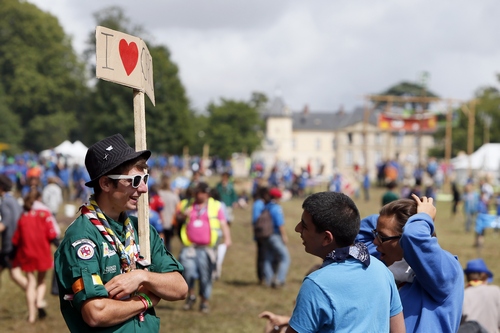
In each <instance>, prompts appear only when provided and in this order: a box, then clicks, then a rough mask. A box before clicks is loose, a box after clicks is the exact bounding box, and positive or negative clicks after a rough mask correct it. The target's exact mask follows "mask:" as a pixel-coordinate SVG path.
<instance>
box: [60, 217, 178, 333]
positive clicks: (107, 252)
mask: <svg viewBox="0 0 500 333" xmlns="http://www.w3.org/2000/svg"><path fill="white" fill-rule="evenodd" d="M106 218H107V220H108V222H109V225H110V227H111V229H113V231H114V232H115V234H116V236H117V237H118V238H119V239H120V241H121V242H122V243H124V239H125V228H124V227H123V223H120V222H117V221H114V220H112V219H111V218H109V217H107V216H106ZM130 220H131V222H132V225H133V226H134V231H135V236H136V237H135V238H136V242H138V233H137V225H138V224H137V218H136V217H134V216H130ZM150 243H151V246H150V248H151V266H149V267H148V270H149V271H151V272H157V273H165V272H174V271H177V272H180V273H182V272H183V271H184V268H183V267H182V265H181V264H180V263H179V262H178V261H177V260H176V259H175V258H174V256H172V254H170V252H168V251H167V250H165V247H164V245H163V241H162V239H161V238H160V237H159V235H158V233H157V232H156V230H155V229H154V228H153V227H152V226H150ZM54 263H55V272H56V275H57V282H58V285H59V301H60V307H61V313H62V315H63V317H64V320H65V321H66V325H68V328H69V329H70V331H71V332H90V331H91V332H127V333H128V332H158V331H159V330H160V319H159V318H158V317H156V313H155V310H154V308H150V309H149V310H147V312H146V313H145V315H144V321H142V322H141V321H139V318H138V316H134V317H132V318H130V319H128V320H127V321H125V322H123V323H121V324H118V325H115V326H111V327H99V328H92V327H90V326H88V325H87V324H86V323H85V322H84V320H83V318H82V315H81V306H82V304H83V302H84V301H85V300H87V299H90V298H93V297H108V292H107V291H106V289H105V288H104V285H105V284H106V283H107V282H108V281H109V280H111V279H112V278H113V277H114V276H116V275H119V274H120V256H119V255H118V254H117V253H116V252H115V250H114V249H113V246H112V245H111V244H110V243H109V242H108V241H107V240H106V239H105V238H104V237H103V236H102V234H101V233H100V232H99V230H98V229H97V228H96V227H95V226H94V225H93V224H92V222H90V221H89V219H88V218H87V217H85V216H83V215H81V216H79V217H78V218H77V219H76V220H75V221H74V222H73V223H72V224H71V225H70V226H69V227H68V229H67V230H66V234H65V236H64V239H63V241H62V242H61V245H60V246H59V248H58V249H57V251H56V252H55V254H54ZM92 275H94V278H93V277H92ZM96 275H98V276H100V278H101V280H102V284H100V281H99V279H98V278H97V279H96ZM79 278H82V279H83V284H84V289H83V290H82V291H79V292H77V293H76V294H74V295H73V290H72V285H73V283H75V281H76V280H78V279H79ZM70 295H73V300H72V301H71V300H65V298H68V296H70ZM65 296H66V297H65Z"/></svg>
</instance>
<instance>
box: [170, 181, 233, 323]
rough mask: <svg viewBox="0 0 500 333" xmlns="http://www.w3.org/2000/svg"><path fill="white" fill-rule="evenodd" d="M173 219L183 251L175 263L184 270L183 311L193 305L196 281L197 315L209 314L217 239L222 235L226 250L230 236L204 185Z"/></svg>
mask: <svg viewBox="0 0 500 333" xmlns="http://www.w3.org/2000/svg"><path fill="white" fill-rule="evenodd" d="M176 215H177V217H178V218H179V219H182V220H183V223H182V226H181V227H180V238H181V241H182V245H183V248H182V250H181V253H180V255H179V260H180V262H181V263H182V265H183V266H184V269H185V270H184V278H185V279H186V282H187V284H188V287H189V296H188V298H187V300H186V303H185V304H184V310H191V309H192V308H193V306H194V305H195V303H196V294H195V282H196V280H199V287H200V288H199V295H200V298H201V302H200V311H201V312H203V313H209V312H210V308H209V300H210V296H211V294H212V282H213V280H212V279H213V273H214V270H215V266H216V248H217V245H218V244H219V243H220V241H221V239H220V235H221V234H222V235H223V239H224V244H225V245H226V247H229V246H230V245H231V233H230V231H229V227H228V225H227V222H226V218H225V215H224V212H223V210H222V206H221V203H220V201H217V200H214V199H213V198H211V197H210V188H209V187H208V184H207V183H205V182H200V183H198V184H197V185H196V187H195V188H194V198H193V200H188V201H186V202H185V204H184V205H179V211H178V212H177V214H176Z"/></svg>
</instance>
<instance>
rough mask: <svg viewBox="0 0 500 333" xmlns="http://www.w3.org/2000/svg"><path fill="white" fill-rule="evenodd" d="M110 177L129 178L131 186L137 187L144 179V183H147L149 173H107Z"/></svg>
mask: <svg viewBox="0 0 500 333" xmlns="http://www.w3.org/2000/svg"><path fill="white" fill-rule="evenodd" d="M107 177H109V178H111V179H130V180H132V187H133V188H138V187H139V185H141V181H142V180H144V184H145V185H147V184H148V179H149V174H147V173H146V174H144V175H107Z"/></svg>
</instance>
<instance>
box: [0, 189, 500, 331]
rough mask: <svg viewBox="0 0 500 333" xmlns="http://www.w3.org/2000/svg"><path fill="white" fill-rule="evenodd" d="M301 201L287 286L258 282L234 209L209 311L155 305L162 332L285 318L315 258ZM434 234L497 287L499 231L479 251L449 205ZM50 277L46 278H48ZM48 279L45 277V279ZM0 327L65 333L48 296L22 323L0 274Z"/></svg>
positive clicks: (375, 197) (245, 214) (244, 213)
mask: <svg viewBox="0 0 500 333" xmlns="http://www.w3.org/2000/svg"><path fill="white" fill-rule="evenodd" d="M381 194H382V190H380V189H373V190H372V193H371V195H372V200H371V201H370V202H365V201H364V200H363V199H362V198H360V199H356V200H355V201H356V204H357V205H358V208H359V210H360V213H361V216H362V217H363V216H366V215H369V214H372V213H377V212H378V210H379V208H380V197H381ZM301 205H302V200H300V199H293V200H290V201H287V202H283V209H284V212H285V217H286V225H287V230H288V233H289V245H288V246H289V250H290V255H291V258H292V264H291V267H290V272H289V275H288V280H287V284H286V285H285V287H284V288H283V289H276V290H275V289H269V288H264V287H262V286H259V285H258V284H257V277H256V272H255V257H256V251H255V244H254V242H253V240H252V229H251V224H250V215H251V210H250V208H247V209H238V210H235V221H234V223H233V225H232V226H231V232H232V238H233V245H232V246H231V247H230V248H229V249H228V252H227V255H226V259H225V262H224V268H223V272H222V278H221V279H220V280H219V281H216V282H214V287H213V292H212V300H211V313H210V314H209V315H203V314H201V313H199V312H198V311H197V307H195V309H196V310H194V311H188V312H186V311H183V310H182V305H183V302H177V303H169V302H164V301H162V302H160V304H159V305H158V306H157V314H158V316H159V317H160V318H161V332H192V333H196V332H200V333H201V332H203V333H209V332H218V333H220V332H261V331H263V327H264V321H263V320H261V319H259V318H258V317H257V315H258V314H259V313H260V312H261V311H263V310H270V311H273V312H276V313H281V314H290V313H291V311H292V309H293V300H294V298H295V296H296V295H297V292H298V290H299V288H300V284H301V281H302V278H303V277H304V274H305V273H306V272H307V271H308V270H309V268H311V267H312V266H313V265H315V264H317V263H320V262H321V260H320V259H319V258H316V257H313V256H311V255H309V254H306V253H305V252H304V249H303V246H302V244H301V240H300V237H299V236H298V234H296V233H295V232H294V227H295V225H296V224H297V222H298V221H299V219H300V216H301V214H302V209H301ZM437 209H438V214H437V218H436V229H437V236H438V238H439V242H440V244H441V246H442V247H443V248H444V249H446V250H448V251H450V252H451V253H453V254H455V255H457V256H458V258H459V260H460V263H461V265H462V267H465V264H466V262H467V261H468V260H470V259H473V258H476V257H478V256H481V257H482V258H483V259H484V260H485V261H486V263H487V265H488V266H489V268H490V270H492V271H493V273H494V274H495V280H494V283H495V284H500V261H498V260H497V259H498V253H499V248H500V244H499V242H500V232H495V231H493V230H487V233H486V237H485V244H484V247H483V248H482V249H480V250H478V249H477V248H475V247H473V246H472V245H473V243H474V235H473V234H472V233H469V234H467V233H465V231H464V217H463V215H462V214H461V213H459V214H457V215H456V216H455V217H453V216H451V205H450V203H449V202H438V203H437ZM179 250H180V243H179V241H178V240H177V239H176V240H175V242H174V251H173V252H174V254H175V256H178V254H179ZM49 275H50V276H51V274H49ZM50 276H49V277H50ZM0 300H1V301H0V326H1V327H3V328H2V331H4V332H67V331H68V329H67V328H66V325H65V323H64V320H63V319H62V316H61V315H60V313H59V304H58V298H57V297H55V296H51V295H47V301H48V303H49V307H48V317H47V318H46V319H45V320H44V321H41V322H37V323H36V324H34V325H28V324H27V322H26V318H27V309H26V305H25V301H24V293H23V292H22V291H21V290H20V289H19V288H18V287H16V286H15V285H14V284H13V283H12V282H11V281H10V279H9V276H8V274H7V273H6V272H4V273H3V274H2V276H1V287H0Z"/></svg>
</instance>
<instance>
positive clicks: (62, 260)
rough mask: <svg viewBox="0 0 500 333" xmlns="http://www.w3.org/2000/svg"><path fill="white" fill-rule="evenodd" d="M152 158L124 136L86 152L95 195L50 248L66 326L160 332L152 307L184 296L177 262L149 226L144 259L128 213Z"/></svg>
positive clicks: (142, 190)
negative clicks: (147, 258) (148, 258)
mask: <svg viewBox="0 0 500 333" xmlns="http://www.w3.org/2000/svg"><path fill="white" fill-rule="evenodd" d="M150 156H151V152H150V151H149V150H143V151H138V152H136V151H135V150H134V149H133V148H132V147H130V146H129V145H128V144H127V142H126V141H125V139H124V138H123V136H122V135H121V134H115V135H112V136H110V137H107V138H105V139H103V140H101V141H98V142H96V143H95V144H93V145H92V146H90V148H89V149H88V151H87V154H86V156H85V166H86V168H87V170H88V173H89V175H90V181H88V182H86V183H85V185H86V186H87V187H91V188H93V189H94V195H92V196H91V197H90V198H89V202H88V203H86V204H83V205H82V206H81V207H80V215H79V216H78V217H77V218H76V220H75V221H74V222H73V223H72V224H71V225H70V226H69V227H68V229H67V230H66V234H65V236H64V239H63V240H62V242H61V245H60V246H59V248H58V249H57V250H56V252H55V254H54V261H55V271H56V275H57V282H58V286H59V302H60V308H61V313H62V315H63V318H64V320H65V321H66V325H67V326H68V328H69V330H70V331H71V332H90V331H92V332H158V331H159V330H160V321H159V318H158V317H157V316H156V313H155V309H154V307H155V306H156V305H157V304H158V303H159V302H160V300H162V299H163V300H167V301H177V300H183V299H185V298H186V294H187V285H186V282H185V281H184V279H183V277H182V272H183V267H182V265H181V264H180V263H179V262H178V261H177V260H176V259H175V258H174V257H173V256H172V254H170V253H169V252H168V251H166V249H165V246H164V244H163V241H162V240H161V239H160V237H159V236H158V233H157V232H156V230H155V229H154V227H153V226H151V225H149V234H150V249H151V263H145V262H143V261H141V253H140V248H139V246H140V245H141V244H139V243H138V239H137V238H138V237H137V230H138V221H137V218H135V217H133V216H128V215H127V213H126V211H128V210H135V209H137V202H138V199H139V197H140V196H141V195H145V194H146V193H147V191H148V187H147V183H148V178H149V174H148V169H149V168H148V165H147V164H146V161H147V159H148V158H149V157H150ZM148 224H149V223H148Z"/></svg>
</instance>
